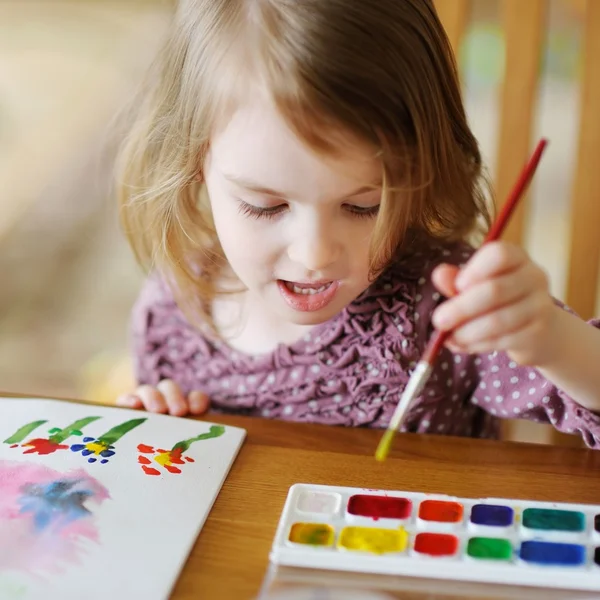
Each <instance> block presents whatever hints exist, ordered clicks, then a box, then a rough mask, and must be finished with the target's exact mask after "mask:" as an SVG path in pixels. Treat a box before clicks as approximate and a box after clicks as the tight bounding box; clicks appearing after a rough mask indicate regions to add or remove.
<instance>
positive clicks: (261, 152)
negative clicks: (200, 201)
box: [210, 99, 381, 195]
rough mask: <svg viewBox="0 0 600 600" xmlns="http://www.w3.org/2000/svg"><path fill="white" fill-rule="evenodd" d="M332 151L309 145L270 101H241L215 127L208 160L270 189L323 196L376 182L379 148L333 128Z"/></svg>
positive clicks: (379, 172) (378, 175)
mask: <svg viewBox="0 0 600 600" xmlns="http://www.w3.org/2000/svg"><path fill="white" fill-rule="evenodd" d="M331 136H332V140H333V141H334V148H335V150H334V152H333V153H330V154H327V155H325V154H323V153H321V152H317V151H315V150H313V149H312V148H310V147H309V146H308V145H307V144H306V143H305V142H304V141H303V140H301V139H300V138H299V137H298V136H297V135H296V134H295V133H294V132H293V131H292V130H291V129H290V127H289V126H288V124H287V123H286V121H285V119H284V117H283V116H282V115H281V114H280V112H279V111H278V110H277V108H276V107H275V106H274V105H273V104H272V103H271V102H269V101H268V100H263V99H257V100H255V101H253V102H248V103H245V104H243V105H241V106H239V107H238V108H237V109H236V110H235V111H233V112H232V114H231V116H230V118H229V119H228V121H227V122H226V123H224V125H223V126H222V127H220V128H218V129H216V130H215V132H214V133H213V136H212V137H211V142H210V154H211V160H213V161H214V164H215V167H216V168H217V169H218V170H219V171H220V172H221V173H226V174H229V175H233V176H235V177H238V178H243V179H252V180H255V181H259V182H260V183H262V184H264V185H265V186H268V187H272V188H274V189H285V190H289V191H290V192H294V191H301V192H307V193H317V192H318V194H319V195H321V194H323V195H326V194H328V193H329V192H332V193H339V192H340V187H342V186H344V187H345V186H348V188H349V189H354V188H356V186H357V184H359V185H364V184H371V183H374V184H375V183H378V182H379V181H380V179H381V163H380V161H379V159H378V157H377V149H376V148H374V147H372V146H370V145H368V144H366V143H364V142H362V141H360V140H357V139H356V138H354V137H353V136H351V135H348V134H345V133H344V132H341V131H339V130H337V131H336V130H332V131H331Z"/></svg>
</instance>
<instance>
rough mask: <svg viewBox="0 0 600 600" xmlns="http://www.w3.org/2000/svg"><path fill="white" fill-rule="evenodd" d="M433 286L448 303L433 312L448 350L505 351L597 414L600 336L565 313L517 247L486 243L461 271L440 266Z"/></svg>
mask: <svg viewBox="0 0 600 600" xmlns="http://www.w3.org/2000/svg"><path fill="white" fill-rule="evenodd" d="M432 277H433V283H434V285H435V286H436V287H437V288H438V290H439V291H440V293H442V294H444V295H445V296H447V297H448V298H449V299H448V300H446V301H445V302H443V303H442V304H441V305H440V306H439V307H438V308H437V309H436V310H435V311H434V313H433V316H432V324H433V326H434V327H435V328H436V329H437V330H438V331H448V332H451V334H450V335H449V337H448V339H447V341H446V345H447V346H448V347H449V348H450V349H451V350H452V351H453V352H461V353H471V354H483V353H489V352H494V351H499V352H501V351H504V352H506V353H507V355H508V356H509V357H510V358H511V359H512V360H513V361H515V362H516V363H518V364H520V365H523V366H532V367H536V368H537V370H538V371H539V372H540V373H541V374H542V376H543V377H545V378H546V379H548V380H549V381H551V382H552V383H554V385H556V386H557V387H558V388H559V389H561V390H562V391H563V392H565V393H566V394H568V395H569V396H570V397H572V398H573V399H575V400H576V401H577V403H578V404H580V405H581V406H584V407H586V408H588V409H590V410H592V411H595V412H600V331H599V330H598V329H596V328H595V327H589V325H588V324H587V323H586V322H585V321H583V320H582V319H580V318H579V317H577V316H576V315H574V314H572V313H571V312H568V311H566V310H564V308H562V307H561V306H560V305H559V304H558V303H557V302H556V301H555V300H554V299H553V297H552V296H551V294H550V289H549V284H548V279H547V277H546V274H545V273H544V271H543V270H542V269H541V268H540V267H539V266H538V265H537V264H536V263H535V262H533V261H532V260H531V259H530V258H529V256H528V255H527V254H526V253H525V252H524V251H523V250H521V249H520V248H518V247H516V246H514V245H512V244H508V243H506V242H490V243H488V244H486V245H485V246H483V247H482V248H480V249H479V250H478V251H477V252H476V253H475V254H474V255H473V257H472V258H471V260H470V261H469V262H468V263H467V264H466V265H465V266H464V267H463V268H462V269H460V271H459V270H458V269H456V268H455V267H452V266H449V265H440V266H439V267H438V268H437V269H435V271H434V272H433V274H432Z"/></svg>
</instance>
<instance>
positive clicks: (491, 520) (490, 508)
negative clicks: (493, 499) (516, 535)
mask: <svg viewBox="0 0 600 600" xmlns="http://www.w3.org/2000/svg"><path fill="white" fill-rule="evenodd" d="M513 517H514V511H513V509H512V508H511V507H510V506H502V505H499V504H475V506H473V508H472V509H471V523H474V524H475V525H488V526H490V527H508V526H509V525H512V522H513Z"/></svg>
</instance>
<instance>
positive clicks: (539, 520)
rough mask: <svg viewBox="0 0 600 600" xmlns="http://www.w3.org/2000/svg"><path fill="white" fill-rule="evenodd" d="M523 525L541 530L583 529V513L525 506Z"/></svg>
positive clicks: (577, 530) (575, 530) (576, 530)
mask: <svg viewBox="0 0 600 600" xmlns="http://www.w3.org/2000/svg"><path fill="white" fill-rule="evenodd" d="M523 526H524V527H528V528H529V529H538V530H543V531H574V532H579V531H584V530H585V515H584V514H583V513H582V512H579V511H575V510H555V509H548V508H526V509H525V510H524V511H523Z"/></svg>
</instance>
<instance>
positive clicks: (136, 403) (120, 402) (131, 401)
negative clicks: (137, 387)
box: [116, 394, 143, 408]
mask: <svg viewBox="0 0 600 600" xmlns="http://www.w3.org/2000/svg"><path fill="white" fill-rule="evenodd" d="M116 405H117V406H122V407H124V408H142V406H143V404H142V401H141V399H140V398H139V397H138V396H136V395H135V394H121V395H120V396H118V397H117V402H116Z"/></svg>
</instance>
